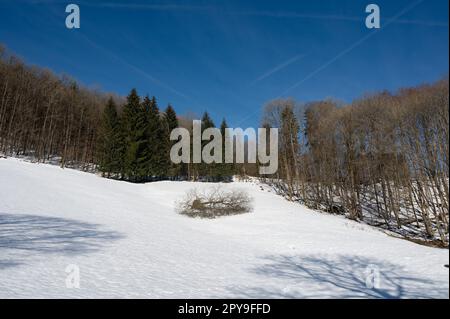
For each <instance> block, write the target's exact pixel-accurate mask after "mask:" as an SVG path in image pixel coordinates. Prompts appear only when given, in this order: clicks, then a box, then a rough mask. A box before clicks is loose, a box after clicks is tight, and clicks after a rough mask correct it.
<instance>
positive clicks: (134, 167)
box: [123, 89, 147, 182]
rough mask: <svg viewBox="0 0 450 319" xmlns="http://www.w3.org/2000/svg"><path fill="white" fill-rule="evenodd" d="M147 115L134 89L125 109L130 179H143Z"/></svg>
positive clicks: (127, 170) (126, 169) (128, 175)
mask: <svg viewBox="0 0 450 319" xmlns="http://www.w3.org/2000/svg"><path fill="white" fill-rule="evenodd" d="M146 126H147V123H146V117H145V112H144V109H143V107H142V106H141V103H140V98H139V95H138V94H137V91H136V90H135V89H132V90H131V92H130V94H129V95H128V97H127V104H126V105H125V107H124V110H123V129H124V135H125V144H126V151H125V158H124V170H125V174H126V176H127V177H128V179H129V180H131V181H133V182H139V181H142V179H143V178H144V176H146V173H145V167H146V163H145V162H146V158H145V153H146V150H145V148H146V144H147V141H146V136H145V133H146Z"/></svg>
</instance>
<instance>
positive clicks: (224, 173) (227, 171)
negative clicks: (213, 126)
mask: <svg viewBox="0 0 450 319" xmlns="http://www.w3.org/2000/svg"><path fill="white" fill-rule="evenodd" d="M226 128H228V124H227V122H226V120H225V119H223V120H222V123H221V124H220V133H221V134H222V164H220V165H219V167H218V169H217V174H218V176H219V178H220V179H222V180H227V181H231V178H232V176H233V174H234V165H233V164H232V163H225V141H226V140H225V129H226Z"/></svg>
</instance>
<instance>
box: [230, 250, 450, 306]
mask: <svg viewBox="0 0 450 319" xmlns="http://www.w3.org/2000/svg"><path fill="white" fill-rule="evenodd" d="M264 260H265V262H266V263H265V264H263V265H262V266H259V267H257V268H254V269H251V272H252V273H254V274H257V275H259V276H262V277H264V278H266V279H267V281H268V283H270V282H271V280H277V281H281V282H282V283H284V285H285V288H284V289H279V288H270V285H265V284H264V285H263V286H264V287H232V288H229V290H230V292H231V293H232V294H233V295H235V296H239V297H242V298H251V299H254V298H318V299H322V298H382V299H400V298H448V283H447V284H446V283H445V282H435V281H431V280H428V279H424V278H420V277H417V276H414V275H411V274H410V273H406V272H405V270H404V269H403V268H402V267H401V266H398V265H395V264H392V263H389V262H386V261H381V260H377V259H372V258H367V257H360V256H337V257H336V256H333V257H326V256H311V255H307V256H286V255H278V256H268V257H265V258H264ZM374 271H375V272H374ZM371 274H372V275H373V274H376V276H378V278H379V280H378V284H377V285H376V286H375V287H374V288H368V286H367V281H369V283H370V282H372V283H373V282H374V281H373V280H372V279H371V278H374V277H373V276H372V277H370V275H371ZM279 286H280V283H278V284H277V287H279ZM369 286H370V285H369ZM268 287H269V288H268Z"/></svg>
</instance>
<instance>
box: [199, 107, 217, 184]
mask: <svg viewBox="0 0 450 319" xmlns="http://www.w3.org/2000/svg"><path fill="white" fill-rule="evenodd" d="M212 127H215V125H214V122H213V120H212V119H211V117H210V116H209V114H208V112H205V113H203V116H202V130H201V131H202V136H203V132H204V131H205V130H206V129H208V128H212ZM208 143H209V141H202V150H203V147H204V146H205V145H206V144H208ZM217 166H218V165H217V164H215V163H211V164H206V163H203V162H202V163H201V164H200V165H199V175H200V176H203V177H206V179H207V180H210V179H212V180H214V179H215V177H216V175H217V174H216V173H217V172H216V169H217Z"/></svg>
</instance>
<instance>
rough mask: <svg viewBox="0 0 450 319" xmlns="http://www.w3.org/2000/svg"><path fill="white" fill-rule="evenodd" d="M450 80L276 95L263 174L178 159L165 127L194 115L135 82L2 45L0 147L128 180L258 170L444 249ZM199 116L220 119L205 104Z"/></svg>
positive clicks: (284, 191)
mask: <svg viewBox="0 0 450 319" xmlns="http://www.w3.org/2000/svg"><path fill="white" fill-rule="evenodd" d="M448 89H449V84H448V78H444V79H441V80H439V81H437V82H435V83H431V84H424V85H421V86H418V87H413V88H404V89H400V90H398V91H397V92H387V91H386V92H379V93H375V94H370V95H366V96H363V97H361V98H359V99H357V100H355V101H353V102H352V103H350V104H348V103H347V104H346V103H342V102H339V101H334V100H331V99H328V100H323V101H315V102H308V103H300V102H297V101H295V100H293V99H277V100H273V101H270V102H268V103H267V104H266V105H265V106H264V107H263V109H262V114H261V115H262V120H261V125H262V127H266V128H278V129H279V142H278V145H279V169H278V172H277V173H276V174H275V175H271V176H258V166H257V164H256V165H255V164H220V163H214V164H210V165H207V164H203V163H202V164H179V165H175V164H173V163H171V161H170V158H169V152H170V148H171V146H172V145H173V143H175V142H176V141H170V138H169V136H170V132H171V130H172V129H173V128H176V127H185V128H188V129H191V125H192V119H193V118H192V116H181V115H179V114H177V113H176V112H175V109H174V107H173V106H171V105H168V106H167V107H165V108H164V109H163V110H161V109H160V108H159V106H158V102H157V99H156V98H155V97H150V96H144V97H141V96H139V94H138V92H137V91H136V90H135V89H132V90H131V91H130V93H129V95H128V96H127V97H120V96H117V95H115V94H109V93H105V92H100V91H97V90H93V89H88V88H84V87H82V86H81V85H79V84H78V83H77V82H76V81H75V80H73V79H71V78H70V77H68V76H57V75H55V74H54V73H52V72H51V71H49V70H46V69H43V68H39V67H35V66H28V65H26V64H25V63H23V62H22V61H21V60H20V59H18V58H17V57H15V56H14V55H12V54H10V53H9V52H8V51H7V50H5V49H2V48H0V154H3V155H5V156H18V157H28V158H31V159H32V160H34V161H37V162H51V163H58V165H60V166H61V167H74V168H78V169H82V170H86V171H91V172H99V173H101V174H102V175H103V176H104V177H107V178H114V179H120V180H126V181H129V182H148V181H154V180H161V179H173V180H181V179H183V180H197V181H229V180H230V179H231V178H232V176H233V175H238V176H243V177H245V176H254V177H257V178H260V180H262V181H263V182H265V183H268V184H270V185H271V186H272V187H273V188H274V189H275V190H276V191H277V192H278V193H280V194H281V195H283V196H285V197H286V198H287V199H288V200H291V201H297V202H299V203H302V204H304V205H306V206H308V207H310V208H313V209H316V210H321V211H325V212H328V213H331V214H339V215H345V216H347V217H348V218H350V219H352V220H358V221H363V222H365V223H368V224H371V225H375V226H377V227H380V228H383V229H386V230H388V231H390V232H391V233H394V234H398V235H401V236H404V237H406V238H409V239H411V240H414V241H417V242H420V243H425V244H432V245H438V246H444V247H445V246H448V230H449V224H448V222H449V215H448V198H449V194H448V191H449V185H448V182H449V179H448V178H449V170H448V143H449V132H448V127H449V91H448ZM211 107H213V106H211ZM201 120H202V129H206V128H209V127H214V126H215V124H214V122H213V120H212V119H211V117H210V116H209V115H208V113H207V112H205V113H204V114H203V116H202V118H201ZM220 128H221V130H225V128H227V123H226V121H225V119H224V120H223V121H222V123H221V125H220ZM205 143H206V142H205Z"/></svg>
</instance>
